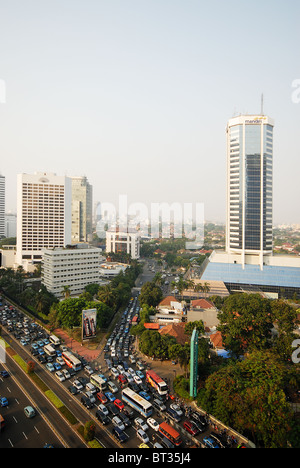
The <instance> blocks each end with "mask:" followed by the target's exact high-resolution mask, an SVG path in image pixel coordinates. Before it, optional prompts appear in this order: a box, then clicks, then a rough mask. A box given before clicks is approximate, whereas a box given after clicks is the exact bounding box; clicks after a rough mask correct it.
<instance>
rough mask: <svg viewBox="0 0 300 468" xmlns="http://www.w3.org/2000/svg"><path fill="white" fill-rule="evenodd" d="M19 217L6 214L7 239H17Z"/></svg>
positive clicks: (13, 214)
mask: <svg viewBox="0 0 300 468" xmlns="http://www.w3.org/2000/svg"><path fill="white" fill-rule="evenodd" d="M16 235H17V215H16V214H15V213H6V214H5V237H16Z"/></svg>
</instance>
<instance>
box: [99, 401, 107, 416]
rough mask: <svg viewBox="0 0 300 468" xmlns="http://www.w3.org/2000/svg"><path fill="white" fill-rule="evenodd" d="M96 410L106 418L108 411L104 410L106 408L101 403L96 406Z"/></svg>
mask: <svg viewBox="0 0 300 468" xmlns="http://www.w3.org/2000/svg"><path fill="white" fill-rule="evenodd" d="M98 409H99V410H100V411H102V413H103V414H105V416H108V414H109V411H108V409H107V408H106V406H105V405H104V404H103V403H101V404H100V405H98Z"/></svg>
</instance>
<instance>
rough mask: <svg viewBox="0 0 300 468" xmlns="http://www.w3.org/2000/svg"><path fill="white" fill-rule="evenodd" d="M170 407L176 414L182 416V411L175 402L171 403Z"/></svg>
mask: <svg viewBox="0 0 300 468" xmlns="http://www.w3.org/2000/svg"><path fill="white" fill-rule="evenodd" d="M170 408H171V409H172V410H174V411H176V413H177V414H178V416H182V415H183V412H182V410H181V409H180V406H178V405H176V403H172V404H171V405H170Z"/></svg>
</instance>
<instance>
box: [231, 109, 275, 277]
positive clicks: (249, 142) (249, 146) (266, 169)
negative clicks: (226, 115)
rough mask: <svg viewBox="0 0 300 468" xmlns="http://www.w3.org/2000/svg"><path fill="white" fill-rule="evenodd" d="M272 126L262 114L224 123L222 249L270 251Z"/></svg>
mask: <svg viewBox="0 0 300 468" xmlns="http://www.w3.org/2000/svg"><path fill="white" fill-rule="evenodd" d="M273 127H274V122H273V120H272V119H271V118H270V117H267V116H265V115H241V116H239V117H235V118H232V119H230V120H229V122H228V126H227V223H226V229H227V231H226V250H227V252H228V253H233V254H236V255H237V254H239V255H240V256H241V258H240V262H241V264H242V265H244V264H245V263H247V260H246V256H247V255H251V256H253V255H254V256H258V257H259V260H258V262H259V264H260V266H261V268H262V266H263V258H264V255H271V254H272V240H273V237H272V229H273Z"/></svg>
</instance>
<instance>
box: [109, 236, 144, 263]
mask: <svg viewBox="0 0 300 468" xmlns="http://www.w3.org/2000/svg"><path fill="white" fill-rule="evenodd" d="M106 252H108V253H109V252H113V253H121V252H122V253H126V254H128V255H130V256H131V258H132V259H137V258H139V257H140V234H139V232H138V231H135V230H134V229H127V230H121V229H119V228H110V229H109V230H108V231H106Z"/></svg>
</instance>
